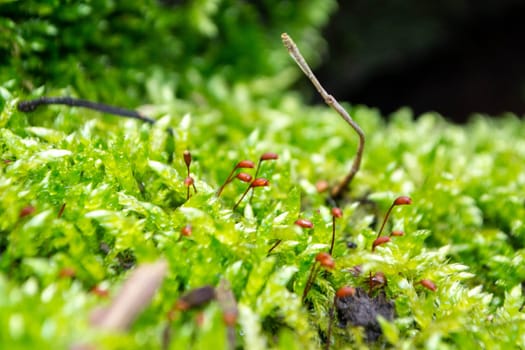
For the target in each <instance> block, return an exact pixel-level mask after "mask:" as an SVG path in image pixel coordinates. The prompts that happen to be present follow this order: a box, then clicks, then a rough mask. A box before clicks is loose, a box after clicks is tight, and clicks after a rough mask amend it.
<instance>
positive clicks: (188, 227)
mask: <svg viewBox="0 0 525 350" xmlns="http://www.w3.org/2000/svg"><path fill="white" fill-rule="evenodd" d="M191 233H192V228H191V225H190V224H188V225H186V226H184V227H183V228H182V229H181V230H180V234H181V235H183V236H184V237H189V236H191Z"/></svg>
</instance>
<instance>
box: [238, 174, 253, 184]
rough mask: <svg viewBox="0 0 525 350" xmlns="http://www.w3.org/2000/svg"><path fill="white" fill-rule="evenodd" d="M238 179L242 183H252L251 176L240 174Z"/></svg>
mask: <svg viewBox="0 0 525 350" xmlns="http://www.w3.org/2000/svg"><path fill="white" fill-rule="evenodd" d="M236 177H237V178H238V179H239V180H241V181H242V182H250V181H252V176H251V175H250V174H246V173H238V174H237V176H236Z"/></svg>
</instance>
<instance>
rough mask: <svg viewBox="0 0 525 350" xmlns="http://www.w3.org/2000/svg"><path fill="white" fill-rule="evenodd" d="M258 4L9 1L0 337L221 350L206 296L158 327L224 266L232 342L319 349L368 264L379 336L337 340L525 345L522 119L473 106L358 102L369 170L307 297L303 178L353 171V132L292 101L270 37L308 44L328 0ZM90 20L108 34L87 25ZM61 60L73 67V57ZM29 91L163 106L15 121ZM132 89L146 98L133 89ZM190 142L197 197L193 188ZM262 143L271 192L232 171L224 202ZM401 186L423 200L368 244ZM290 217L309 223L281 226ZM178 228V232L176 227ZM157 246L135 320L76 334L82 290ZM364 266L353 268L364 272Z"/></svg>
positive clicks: (288, 65)
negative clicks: (457, 120)
mask: <svg viewBox="0 0 525 350" xmlns="http://www.w3.org/2000/svg"><path fill="white" fill-rule="evenodd" d="M258 4H264V6H263V5H259V6H262V7H260V8H259V7H255V5H252V4H251V3H249V2H242V3H237V2H227V1H191V2H189V1H188V2H182V3H180V4H179V3H167V2H166V3H165V4H163V5H162V4H157V3H153V2H147V3H138V4H137V3H133V4H120V3H119V4H117V3H116V2H103V3H102V4H97V6H95V5H94V3H91V2H89V3H84V4H83V5H82V6H80V5H78V4H76V5H75V4H71V3H65V4H60V3H58V2H50V3H47V4H46V3H36V2H35V3H30V2H28V3H26V4H25V6H27V7H25V8H24V10H22V8H21V7H20V6H19V5H20V3H18V2H12V3H8V4H3V5H0V6H1V7H0V8H1V10H2V12H1V13H2V14H3V15H5V14H6V13H9V14H10V16H9V17H4V18H3V22H2V23H3V24H2V25H3V27H2V31H5V30H7V29H5V28H11V29H10V30H11V32H9V33H11V34H10V35H9V36H8V40H7V41H5V42H3V43H2V44H1V45H3V46H2V50H6V51H5V53H7V55H2V56H1V57H2V58H0V59H2V60H5V62H2V66H1V67H2V68H0V72H1V73H0V74H1V76H2V79H9V81H8V82H5V83H3V84H2V86H1V87H0V96H2V100H3V101H2V106H1V107H2V110H1V112H0V160H1V162H0V193H1V197H0V339H1V343H2V346H4V347H6V348H54V347H58V348H66V347H70V346H71V345H72V344H96V345H99V346H100V347H101V348H108V349H118V348H160V347H161V344H162V341H163V340H162V339H163V334H164V331H165V329H168V330H169V332H171V334H172V337H171V341H170V343H169V348H172V349H185V348H188V347H190V346H193V347H194V348H203V349H204V348H206V349H209V348H210V346H212V345H213V347H216V348H221V349H222V348H227V347H228V345H227V344H228V343H227V341H226V332H227V331H226V327H225V324H224V322H223V319H222V315H221V310H220V308H219V307H218V305H217V303H214V302H212V303H210V304H208V305H207V306H204V307H203V308H202V309H201V310H196V311H193V310H190V311H188V312H184V313H178V314H177V317H175V318H174V320H173V321H172V322H171V323H168V322H167V317H166V315H167V314H168V312H169V311H170V310H171V309H172V308H173V305H174V303H175V301H176V300H177V299H178V298H179V297H180V296H181V295H182V294H184V293H185V292H187V291H188V290H190V289H192V288H197V287H200V286H203V285H212V286H216V285H217V284H218V283H219V281H220V280H221V279H226V280H228V281H229V282H230V284H231V286H232V291H233V293H234V295H235V297H236V299H237V301H238V310H239V317H238V322H237V323H236V326H235V327H236V333H235V334H236V340H237V343H238V345H239V346H240V347H242V348H246V349H265V348H283V349H284V348H286V349H290V348H307V349H310V348H319V347H321V346H323V345H324V343H323V342H325V341H326V330H327V328H328V327H327V326H328V313H329V309H330V307H331V305H332V302H333V297H334V293H335V290H337V289H338V288H339V287H341V286H343V285H352V286H355V287H363V288H367V285H368V283H367V276H369V273H374V272H377V271H381V272H383V273H384V274H385V276H386V278H387V280H388V284H387V285H386V286H385V287H384V291H385V293H386V295H387V297H388V298H390V299H392V300H394V302H395V305H396V313H397V318H396V319H395V321H394V322H392V323H388V322H387V321H385V320H382V321H380V322H381V325H382V328H383V332H384V336H383V337H382V338H380V340H379V342H378V343H377V344H367V343H366V342H365V341H364V338H363V332H362V330H361V329H357V328H352V327H347V328H339V327H337V326H335V325H334V327H333V334H332V338H331V341H332V343H333V344H334V345H333V346H334V347H335V348H356V347H367V346H369V347H375V346H377V347H381V346H392V347H393V348H428V349H440V348H474V347H482V348H483V347H484V348H511V347H515V346H521V347H523V346H525V338H524V336H523V334H525V315H524V313H523V291H522V287H521V283H523V281H524V280H525V269H524V268H523V266H524V264H523V259H524V252H525V250H524V246H523V238H524V234H525V233H524V232H525V231H524V228H523V222H522V218H523V217H524V214H525V213H524V210H525V209H524V206H523V198H522V197H523V196H522V194H523V193H524V186H525V178H524V176H523V171H522V164H523V163H524V162H525V143H524V141H523V137H522V135H523V134H524V132H525V130H524V129H525V126H524V124H523V122H522V121H521V120H519V119H517V118H516V117H515V116H506V117H505V118H503V119H501V120H498V121H492V120H489V119H487V118H485V117H481V116H478V117H477V118H474V119H473V120H472V121H471V122H470V123H469V124H467V125H466V126H464V127H458V126H455V125H451V124H449V123H447V122H446V121H445V120H444V119H443V118H442V117H440V116H439V115H436V114H426V115H423V116H420V117H419V118H417V119H414V117H413V116H412V114H411V112H410V111H409V110H407V109H401V110H399V111H398V112H397V113H395V114H394V115H392V116H391V118H390V121H389V122H385V121H384V119H383V118H382V117H381V116H380V115H379V113H378V112H377V111H376V110H374V109H370V108H367V107H361V106H353V107H350V108H349V111H350V112H351V114H352V115H353V116H354V117H355V119H356V120H357V122H358V123H359V124H360V125H361V126H362V127H363V129H364V131H365V133H366V134H367V135H368V142H367V148H366V150H365V154H364V162H363V166H362V170H361V171H360V172H359V173H358V175H357V177H356V178H355V180H354V183H353V184H352V188H351V192H350V194H349V197H351V199H352V200H347V201H344V202H342V203H341V204H340V205H341V209H342V210H343V217H342V218H341V219H338V220H337V227H336V232H337V240H336V245H335V248H334V253H333V256H334V259H335V262H336V267H335V269H333V270H332V271H322V272H321V273H319V275H318V276H317V278H316V280H315V281H314V285H313V287H312V289H311V290H310V293H309V294H308V297H307V300H306V303H305V304H302V303H301V295H302V293H303V290H304V288H305V285H306V280H307V278H308V274H309V270H310V268H311V266H312V263H313V262H314V259H315V256H316V254H317V253H319V252H322V251H327V250H328V247H329V244H330V237H331V233H332V224H331V222H332V218H331V215H330V209H331V208H330V207H329V206H327V204H326V193H318V192H317V190H316V186H315V184H316V183H317V182H318V181H319V180H327V181H328V182H329V183H335V182H336V181H338V180H339V179H340V178H341V177H342V176H343V174H345V172H346V171H347V170H348V167H349V165H350V161H351V158H352V157H353V155H354V150H355V148H356V139H355V137H354V136H353V134H352V133H351V131H350V130H349V129H348V128H347V126H346V125H345V124H344V122H343V121H341V120H339V119H338V117H337V116H336V115H334V112H333V111H331V110H329V109H328V108H325V107H322V108H320V107H309V106H305V105H304V104H303V102H302V100H301V98H300V97H299V96H298V95H297V94H294V93H292V92H285V91H284V90H285V88H286V87H287V86H288V84H289V83H290V82H291V81H292V80H293V77H297V76H298V73H297V72H296V71H297V69H295V68H294V67H292V64H293V63H292V62H289V61H291V60H289V59H288V58H287V53H286V50H285V49H284V48H282V47H281V43H280V39H279V34H280V32H281V31H284V30H287V31H289V32H290V33H291V34H295V33H297V35H294V38H297V41H298V43H299V44H300V45H301V49H302V50H303V51H305V52H306V53H307V54H308V56H310V57H311V56H313V55H315V52H313V51H314V50H315V49H316V48H318V47H319V43H320V38H319V35H318V33H317V31H316V29H315V28H317V27H318V26H320V25H321V24H322V23H323V22H324V21H326V19H327V16H328V12H329V11H328V10H329V9H331V8H332V7H333V5H334V3H333V2H332V1H313V2H304V3H301V4H302V6H292V2H286V1H282V2H277V1H275V2H274V1H267V2H259V3H258ZM58 8H61V9H63V11H57V9H58ZM95 8H96V9H97V11H94V9H95ZM67 9H69V10H67ZM264 9H267V11H266V12H265V11H264ZM7 11H9V12H7ZM28 14H32V15H28ZM97 16H100V18H99V17H97ZM109 18H112V19H113V20H109ZM37 19H38V20H37ZM171 19H178V21H173V22H172V21H171ZM39 21H41V22H39ZM33 22H36V23H40V24H39V25H34V24H33V25H30V23H33ZM9 23H17V25H14V24H9ZM42 23H45V25H43V24H42ZM66 23H67V25H66ZM94 23H105V24H104V25H103V26H102V27H104V26H108V27H107V28H111V29H107V31H106V32H104V31H102V32H101V31H95V30H94V29H93V28H92V26H93V24H94ZM285 23H286V25H285ZM35 26H36V27H38V28H40V29H38V30H37V29H35ZM46 26H48V29H46V30H43V29H42V28H45V27H46ZM62 26H63V27H64V28H65V27H68V26H70V27H71V26H72V27H71V30H72V32H71V33H76V34H70V38H71V42H68V41H62V40H60V41H55V38H57V37H58V34H57V33H59V32H61V31H62V30H58V29H57V31H56V33H55V34H53V33H54V32H53V30H50V29H49V28H51V27H55V28H62ZM84 27H85V28H84ZM82 28H83V29H82ZM116 28H120V29H119V30H116ZM290 28H291V29H290ZM73 29H74V30H73ZM146 29H148V30H146ZM64 30H65V31H66V32H67V30H66V29H64ZM78 33H80V34H78ZM227 33H229V34H227ZM39 38H41V39H39ZM139 38H143V40H139ZM39 40H42V43H44V44H43V45H40V46H39V45H38V42H39ZM170 40H174V46H170V47H169V48H166V50H167V51H166V53H165V55H159V54H155V55H153V53H154V51H156V50H158V49H159V47H162V48H164V46H163V45H166V43H167V42H168V41H170ZM27 43H32V44H31V45H29V44H27ZM75 43H76V44H75ZM177 43H178V44H177ZM177 45H178V46H177ZM181 47H183V48H185V50H182V49H181ZM131 48H133V49H134V50H131V51H128V49H131ZM252 48H257V50H258V51H257V50H254V51H251V50H252ZM303 48H304V49H303ZM15 49H16V50H15ZM36 49H38V50H40V51H38V50H36ZM17 50H18V51H17ZM55 50H58V51H55ZM61 50H63V52H64V54H62V55H58V54H57V55H56V56H53V55H55V54H56V52H59V51H61ZM141 50H142V51H141ZM170 50H173V51H170ZM180 50H182V51H180ZM53 52H55V53H53ZM129 52H132V53H133V55H128V53H129ZM198 52H199V54H197V53H198ZM263 52H264V53H265V54H266V56H264V55H260V53H263ZM66 53H67V54H66ZM100 54H102V56H104V57H105V58H104V60H102V61H101V58H100V57H102V56H100ZM46 55H49V57H54V58H53V59H54V60H55V61H51V62H53V63H52V64H51V63H49V64H50V67H49V68H48V69H45V70H44V69H40V68H39V64H43V63H44V62H45V63H46V67H47V65H48V63H47V62H48V61H46V60H47V58H45V57H48V56H46ZM230 55H231V56H230ZM68 57H69V58H68ZM44 58H45V59H44ZM84 60H85V61H84ZM90 60H93V62H92V63H93V64H91V63H90V64H88V63H89V62H90ZM30 61H31V62H33V63H31V64H34V66H31V64H30V63H29V62H30ZM73 61H74V62H83V63H82V64H81V66H82V65H83V68H79V65H72V66H71V65H70V66H68V63H71V62H73ZM39 62H40V63H39ZM243 62H244V63H243ZM117 63H118V64H117ZM175 66H177V67H179V68H180V69H173V67H175ZM40 67H43V66H40ZM68 67H69V69H70V70H68ZM75 67H76V68H75ZM15 72H16V74H15ZM154 72H156V73H154ZM134 79H136V80H134ZM42 84H45V85H44V86H43V87H42V88H39V89H35V90H32V91H31V94H32V95H35V96H38V95H41V94H44V93H49V92H54V93H66V92H68V91H69V92H74V93H76V94H79V95H80V96H82V97H97V98H99V99H104V98H105V97H106V96H111V98H109V97H108V100H113V98H114V101H129V106H133V105H138V104H141V103H142V102H144V101H146V100H147V101H148V102H154V104H152V105H149V106H143V107H141V111H143V112H144V113H146V114H147V115H151V116H152V117H154V118H156V120H157V122H156V123H155V124H154V125H144V124H141V123H140V122H137V121H133V120H122V119H118V118H116V117H110V116H101V115H100V114H98V113H94V112H90V111H85V110H82V109H78V108H77V109H75V108H65V107H49V108H42V109H39V110H37V111H36V112H34V113H30V114H24V113H21V112H18V111H17V110H16V104H17V102H18V101H19V98H20V97H23V96H26V95H27V93H28V92H27V91H26V89H28V88H29V89H31V87H35V86H40V85H42ZM84 89H87V90H84ZM142 90H143V91H147V93H148V95H147V96H148V97H147V98H145V97H144V96H140V97H139V91H142ZM168 128H171V129H172V131H173V133H170V132H168V131H167V130H168ZM186 149H188V150H190V151H191V153H192V157H193V162H192V164H191V173H192V176H193V178H194V179H195V185H196V188H197V190H198V192H197V193H196V194H193V193H192V197H191V198H190V199H189V200H187V199H186V195H187V192H186V187H185V186H184V178H185V177H186V167H185V164H184V161H183V157H182V152H183V151H184V150H186ZM268 151H272V152H276V153H278V154H279V159H278V160H274V161H267V162H264V163H263V164H262V165H261V168H260V173H259V174H260V176H262V177H265V178H267V179H268V180H269V181H270V186H269V187H267V188H257V189H256V191H255V193H254V196H253V199H252V200H251V202H250V201H249V200H248V198H246V199H245V201H243V202H242V203H241V205H240V206H239V208H238V209H236V210H232V207H233V205H234V203H235V202H236V201H237V200H238V198H239V196H240V194H241V193H242V192H243V191H244V190H245V188H246V184H244V183H241V182H240V181H233V182H232V183H231V184H229V185H228V186H227V187H226V188H225V190H224V192H223V194H222V195H221V197H220V198H217V197H216V195H215V192H216V190H217V189H218V187H219V186H220V184H221V183H222V182H223V181H224V180H225V178H226V176H227V175H228V173H229V172H230V170H231V168H232V167H233V166H234V165H235V164H236V163H237V162H239V161H240V160H244V159H250V160H253V161H257V160H258V158H259V157H260V155H261V154H263V153H264V152H268ZM246 171H250V170H249V169H248V170H246ZM251 174H253V171H252V172H251ZM400 194H403V195H409V196H411V197H412V198H413V201H414V203H413V205H411V206H404V207H403V208H396V209H394V211H393V213H392V218H391V220H390V221H389V223H388V225H387V229H386V231H385V232H388V231H389V230H391V229H402V230H404V231H405V236H403V237H395V238H393V240H392V242H390V243H387V244H385V245H382V246H380V247H377V248H376V251H375V252H374V253H372V252H371V251H370V250H371V245H372V242H373V240H374V239H375V237H376V234H377V233H376V230H377V227H376V226H377V225H376V223H377V222H379V221H380V220H381V219H382V216H383V214H384V212H385V211H386V210H387V209H388V207H389V206H390V204H391V203H392V200H393V199H394V198H395V197H396V196H398V195H400ZM64 204H65V207H64V210H63V213H62V214H61V215H59V213H60V211H61V208H62V207H63V205H64ZM28 208H33V209H34V211H33V212H29V211H30V210H28ZM22 213H26V214H23V215H22ZM299 217H302V218H307V219H309V220H311V221H312V222H313V223H314V228H313V229H303V228H300V227H298V226H297V225H294V222H295V220H296V219H297V218H299ZM188 224H190V225H191V227H192V232H191V235H190V236H183V235H182V233H181V229H182V228H183V227H185V226H186V225H188ZM277 240H281V243H280V244H279V245H278V246H277V247H276V248H275V249H274V250H273V251H272V253H271V254H268V250H269V249H270V248H271V247H272V246H273V245H274V244H275V242H276V241H277ZM348 242H353V243H355V245H356V248H348V245H347V243H348ZM160 257H163V258H166V260H167V261H168V263H169V272H168V275H167V277H166V279H165V281H164V283H163V285H162V287H161V288H160V290H159V292H158V293H157V295H156V296H155V298H154V299H153V301H152V303H151V305H149V306H148V307H147V308H146V310H145V311H144V312H143V313H142V314H141V315H140V316H139V318H138V319H137V320H136V321H135V322H134V323H133V325H132V327H131V329H130V330H129V331H128V332H122V333H108V332H105V331H104V330H100V329H95V328H92V327H90V326H89V324H88V320H89V315H90V312H91V311H92V310H93V309H94V308H95V307H96V306H99V305H101V304H102V305H103V304H105V303H106V302H105V301H104V299H103V297H100V296H97V295H96V294H94V293H92V292H90V290H92V288H93V287H94V286H99V287H101V288H104V289H107V290H108V291H109V293H110V295H115V293H116V292H117V291H118V289H119V287H120V286H121V285H122V281H123V280H124V279H126V277H127V276H128V272H127V270H128V269H129V268H130V266H131V265H133V264H141V263H145V262H148V261H152V260H156V259H158V258H160ZM358 265H359V266H361V269H362V274H361V275H359V276H355V275H354V274H352V273H351V271H352V269H354V268H355V266H358ZM64 269H73V270H74V271H75V277H74V278H71V277H68V276H65V275H64V274H63V273H61V272H62V271H63V270H64ZM422 279H430V280H432V281H434V283H435V284H436V285H437V291H435V292H432V291H430V290H427V289H425V288H424V287H423V286H422V285H421V284H420V283H419V282H420V281H421V280H422ZM373 293H374V294H375V293H377V291H374V292H373ZM211 344H212V345H211ZM386 344H389V345H386Z"/></svg>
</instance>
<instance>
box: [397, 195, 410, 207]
mask: <svg viewBox="0 0 525 350" xmlns="http://www.w3.org/2000/svg"><path fill="white" fill-rule="evenodd" d="M408 204H412V199H411V198H410V197H408V196H400V197H397V198H396V200H395V201H394V205H408Z"/></svg>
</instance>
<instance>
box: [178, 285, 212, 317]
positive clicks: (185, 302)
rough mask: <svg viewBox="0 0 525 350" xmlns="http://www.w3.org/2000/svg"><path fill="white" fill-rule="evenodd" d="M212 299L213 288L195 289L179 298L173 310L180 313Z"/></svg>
mask: <svg viewBox="0 0 525 350" xmlns="http://www.w3.org/2000/svg"><path fill="white" fill-rule="evenodd" d="M214 298H215V288H213V287H212V286H204V287H200V288H196V289H193V290H191V291H189V292H188V293H186V294H184V295H183V296H181V297H180V298H179V300H177V302H176V303H175V308H176V309H177V310H180V311H184V310H188V309H191V308H195V307H198V306H201V305H204V304H206V303H207V302H209V301H211V300H212V299H214Z"/></svg>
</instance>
